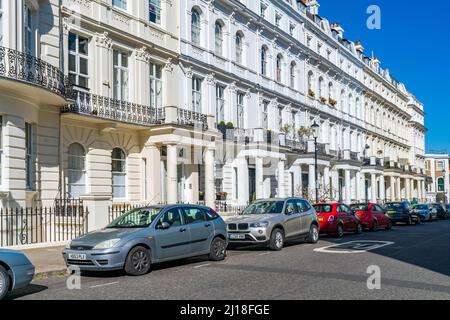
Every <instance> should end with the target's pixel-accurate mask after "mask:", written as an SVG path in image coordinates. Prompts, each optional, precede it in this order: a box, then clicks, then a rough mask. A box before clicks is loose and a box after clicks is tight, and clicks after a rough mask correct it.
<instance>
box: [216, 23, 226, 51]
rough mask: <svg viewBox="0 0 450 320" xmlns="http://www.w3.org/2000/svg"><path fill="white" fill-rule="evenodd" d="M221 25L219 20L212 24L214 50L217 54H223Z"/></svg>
mask: <svg viewBox="0 0 450 320" xmlns="http://www.w3.org/2000/svg"><path fill="white" fill-rule="evenodd" d="M223 43H224V42H223V26H222V25H221V24H220V22H219V21H216V23H215V24H214V52H215V54H216V55H217V56H220V57H222V56H223Z"/></svg>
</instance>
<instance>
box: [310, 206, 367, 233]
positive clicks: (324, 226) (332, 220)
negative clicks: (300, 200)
mask: <svg viewBox="0 0 450 320" xmlns="http://www.w3.org/2000/svg"><path fill="white" fill-rule="evenodd" d="M314 208H315V209H316V212H317V217H318V219H319V223H320V232H321V233H326V234H334V235H336V236H337V237H339V238H342V237H343V236H344V234H345V233H346V232H353V233H357V234H359V233H362V232H363V231H364V230H363V226H362V224H361V222H360V221H359V219H358V218H357V217H356V216H355V213H354V212H353V211H352V210H351V209H350V207H349V206H347V205H346V204H344V203H322V204H316V205H314Z"/></svg>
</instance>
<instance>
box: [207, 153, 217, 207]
mask: <svg viewBox="0 0 450 320" xmlns="http://www.w3.org/2000/svg"><path fill="white" fill-rule="evenodd" d="M205 204H206V205H207V206H208V207H211V208H215V181H214V150H213V149H209V148H208V149H206V151H205Z"/></svg>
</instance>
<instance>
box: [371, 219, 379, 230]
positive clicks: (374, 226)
mask: <svg viewBox="0 0 450 320" xmlns="http://www.w3.org/2000/svg"><path fill="white" fill-rule="evenodd" d="M370 231H372V232H377V231H378V221H377V220H373V225H372V230H370Z"/></svg>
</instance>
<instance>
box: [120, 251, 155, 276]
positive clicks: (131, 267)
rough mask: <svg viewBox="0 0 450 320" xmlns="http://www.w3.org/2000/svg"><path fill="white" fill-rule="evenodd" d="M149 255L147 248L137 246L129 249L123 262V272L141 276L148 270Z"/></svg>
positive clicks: (149, 263) (149, 264) (149, 265)
mask: <svg viewBox="0 0 450 320" xmlns="http://www.w3.org/2000/svg"><path fill="white" fill-rule="evenodd" d="M150 267H151V257H150V251H149V250H148V249H147V248H144V247H141V246H137V247H134V248H133V249H131V250H130V252H129V253H128V256H127V260H126V262H125V272H126V273H127V274H129V275H130V276H142V275H144V274H147V273H148V272H149V271H150Z"/></svg>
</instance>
